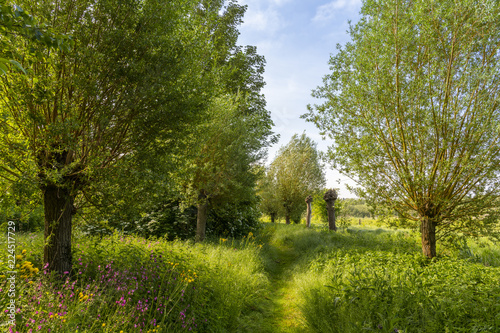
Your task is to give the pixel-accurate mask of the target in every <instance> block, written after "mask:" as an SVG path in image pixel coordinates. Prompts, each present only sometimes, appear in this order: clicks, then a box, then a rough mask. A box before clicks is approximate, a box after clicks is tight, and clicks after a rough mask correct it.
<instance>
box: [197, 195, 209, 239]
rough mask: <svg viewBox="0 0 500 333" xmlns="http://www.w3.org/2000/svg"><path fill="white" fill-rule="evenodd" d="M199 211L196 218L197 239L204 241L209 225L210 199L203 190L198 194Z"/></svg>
mask: <svg viewBox="0 0 500 333" xmlns="http://www.w3.org/2000/svg"><path fill="white" fill-rule="evenodd" d="M198 199H199V203H198V213H197V218H196V241H197V242H202V241H203V240H204V239H205V230H206V227H207V213H208V201H207V196H206V195H205V194H204V192H203V191H202V192H201V193H200V195H199V196H198Z"/></svg>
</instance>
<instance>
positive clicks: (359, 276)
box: [305, 251, 500, 332]
mask: <svg viewBox="0 0 500 333" xmlns="http://www.w3.org/2000/svg"><path fill="white" fill-rule="evenodd" d="M318 264H319V265H320V266H318ZM317 267H324V268H323V269H322V274H324V279H322V283H324V286H318V285H317V286H315V287H312V286H311V288H309V289H308V290H307V292H306V293H307V294H306V295H307V296H306V305H305V313H306V317H307V318H308V321H309V323H310V326H311V327H312V328H313V330H314V331H316V332H360V331H362V330H380V331H381V332H395V331H398V332H480V331H481V332H495V331H496V330H498V328H499V326H498V325H500V323H499V321H498V320H499V318H498V312H496V311H495V307H497V306H498V304H496V300H495V296H494V295H498V293H499V287H498V283H496V282H494V281H498V279H499V277H500V276H499V274H500V273H499V271H498V269H496V270H495V269H488V268H485V267H484V266H481V265H471V264H469V263H467V261H463V260H459V259H451V258H443V259H440V260H438V261H435V262H433V263H432V264H429V263H427V262H425V261H423V260H422V259H421V257H420V256H418V255H415V254H412V255H409V254H391V253H383V252H372V251H366V252H365V251H364V252H363V253H356V252H354V253H349V254H348V255H347V253H342V251H339V252H337V253H336V254H334V255H333V256H331V257H323V258H321V259H319V260H317V261H315V262H313V263H311V269H313V270H315V269H317Z"/></svg>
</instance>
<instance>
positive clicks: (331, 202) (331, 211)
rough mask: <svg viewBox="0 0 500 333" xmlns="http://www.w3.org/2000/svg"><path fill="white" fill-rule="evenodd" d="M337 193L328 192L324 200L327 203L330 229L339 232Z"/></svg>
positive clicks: (333, 191)
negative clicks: (336, 216) (337, 224)
mask: <svg viewBox="0 0 500 333" xmlns="http://www.w3.org/2000/svg"><path fill="white" fill-rule="evenodd" d="M337 197H338V196H337V192H336V191H335V190H333V189H332V190H328V191H326V193H325V195H324V196H323V199H325V201H326V210H327V212H328V229H329V230H333V231H337V226H336V225H335V200H337Z"/></svg>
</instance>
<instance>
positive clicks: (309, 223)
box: [306, 195, 313, 228]
mask: <svg viewBox="0 0 500 333" xmlns="http://www.w3.org/2000/svg"><path fill="white" fill-rule="evenodd" d="M312 201H313V198H312V196H310V195H309V196H308V197H307V198H306V204H307V214H306V226H307V227H308V228H310V227H311V214H312V213H311V202H312Z"/></svg>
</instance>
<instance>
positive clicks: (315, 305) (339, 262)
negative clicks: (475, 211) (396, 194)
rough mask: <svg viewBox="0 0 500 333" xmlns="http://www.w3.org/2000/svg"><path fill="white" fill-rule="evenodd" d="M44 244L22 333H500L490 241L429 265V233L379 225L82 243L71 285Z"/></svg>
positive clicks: (22, 241) (33, 261)
mask: <svg viewBox="0 0 500 333" xmlns="http://www.w3.org/2000/svg"><path fill="white" fill-rule="evenodd" d="M42 238H43V237H42V235H41V234H25V235H19V237H18V238H17V249H18V253H17V258H18V265H19V267H18V268H17V269H18V271H19V275H18V281H17V285H16V288H17V297H18V303H17V304H18V309H17V312H18V313H17V314H18V316H17V317H16V322H17V324H18V325H17V327H16V331H17V332H122V331H123V332H127V333H128V332H183V331H193V332H263V333H266V332H269V333H271V332H272V333H274V332H342V333H344V332H346V333H349V332H364V331H368V332H369V331H375V332H425V333H427V332H431V333H432V332H499V331H500V329H499V328H500V303H499V300H500V284H499V283H498V281H500V265H499V262H500V260H499V258H500V247H499V246H498V245H497V244H495V243H493V242H491V241H489V240H487V239H480V240H478V241H469V242H468V244H467V245H468V246H467V247H466V248H463V249H458V250H456V249H455V250H452V251H451V250H450V251H441V252H440V253H439V256H438V258H436V259H434V260H432V261H429V260H427V259H426V258H424V257H423V256H422V254H421V246H420V237H419V235H418V234H417V233H414V232H411V231H409V230H402V231H394V230H389V229H385V228H381V227H379V226H376V225H372V224H371V223H366V224H362V225H359V224H358V225H355V224H354V223H352V224H351V226H350V227H348V228H343V229H340V230H339V231H338V232H329V231H328V230H327V228H326V226H325V225H313V227H312V228H310V229H307V228H306V227H305V225H293V224H292V225H285V224H284V223H275V224H271V223H265V224H263V228H262V229H261V230H260V231H259V232H258V233H256V234H255V235H254V234H252V233H250V234H248V235H247V236H245V237H244V238H243V239H239V240H237V239H228V238H217V239H208V240H207V241H206V242H205V243H203V244H198V243H194V242H192V241H166V240H164V239H149V240H146V239H143V238H140V237H134V236H124V235H120V234H115V235H112V236H109V237H103V238H99V237H91V238H89V237H83V236H82V237H80V236H78V235H75V239H74V248H73V255H74V257H73V261H74V269H73V271H72V272H68V274H67V276H66V277H65V279H63V281H62V282H61V281H60V280H58V279H55V278H54V277H50V276H49V275H48V274H46V272H45V271H44V269H43V267H42V266H41V262H42V254H43V251H42V249H43V239H42ZM2 248H4V246H3V245H2ZM438 249H439V248H438ZM5 253H6V252H5V251H4V252H3V253H2V254H0V261H1V262H2V269H1V270H0V271H5V270H6V269H5V265H6V257H5ZM0 283H2V284H1V285H0V288H2V289H3V290H2V291H1V293H2V298H1V299H2V301H5V300H8V299H9V298H8V297H7V296H6V294H5V291H6V288H5V287H6V285H5V279H4V278H2V280H1V282H0ZM2 306H3V308H5V304H3V305H2Z"/></svg>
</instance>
